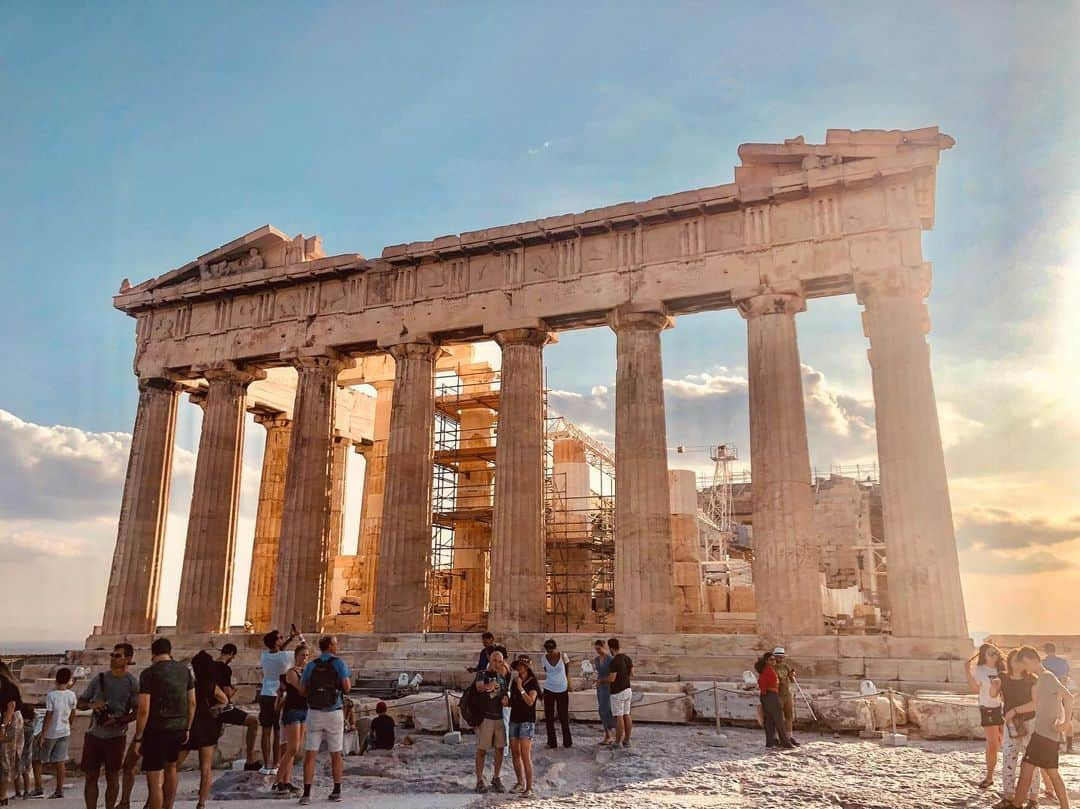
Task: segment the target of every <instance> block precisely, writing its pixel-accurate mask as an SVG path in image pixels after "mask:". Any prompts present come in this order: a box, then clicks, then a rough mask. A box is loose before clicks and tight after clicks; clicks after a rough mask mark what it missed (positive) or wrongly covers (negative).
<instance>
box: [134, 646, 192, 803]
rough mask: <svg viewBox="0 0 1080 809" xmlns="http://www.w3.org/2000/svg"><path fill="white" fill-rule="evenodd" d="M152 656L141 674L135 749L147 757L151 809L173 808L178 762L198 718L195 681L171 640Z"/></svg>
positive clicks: (143, 756) (144, 758)
mask: <svg viewBox="0 0 1080 809" xmlns="http://www.w3.org/2000/svg"><path fill="white" fill-rule="evenodd" d="M150 653H151V655H153V657H152V663H153V665H151V666H150V667H149V668H147V669H144V670H143V672H142V674H140V675H139V707H138V710H137V711H136V717H135V744H134V745H133V747H134V750H135V754H136V755H141V756H142V759H143V772H144V773H146V789H147V793H148V797H147V802H146V806H147V809H171V807H172V805H173V800H174V799H175V797H176V786H177V780H178V777H177V771H176V760H177V758H179V756H180V748H181V747H183V746H184V745H185V744H186V743H187V740H188V733H189V732H190V731H191V723H192V721H193V720H194V718H195V678H194V677H192V675H191V670H190V669H189V668H188V667H187V666H185V665H184V664H182V663H178V662H177V661H175V660H173V659H172V644H171V643H170V642H169V639H168V638H158V639H157V640H155V641H154V642H153V643H152V644H151V646H150ZM163 772H164V775H163V774H162V773H163Z"/></svg>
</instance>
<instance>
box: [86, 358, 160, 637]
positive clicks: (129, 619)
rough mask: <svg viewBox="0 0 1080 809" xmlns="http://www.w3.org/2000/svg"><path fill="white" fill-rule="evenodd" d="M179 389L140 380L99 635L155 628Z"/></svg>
mask: <svg viewBox="0 0 1080 809" xmlns="http://www.w3.org/2000/svg"><path fill="white" fill-rule="evenodd" d="M178 390H179V388H178V387H177V385H176V384H175V383H173V382H171V381H170V380H167V379H141V380H139V407H138V410H137V411H136V413H135V428H134V430H133V431H132V434H131V449H130V451H129V454H128V466H127V476H126V477H125V478H124V495H123V499H122V500H121V502H120V523H119V526H118V527H117V531H116V547H115V549H114V551H113V562H112V570H111V571H110V573H109V589H108V590H107V592H106V596H105V615H104V617H103V618H102V621H101V631H102V632H105V633H108V634H129V633H132V634H134V633H139V634H142V633H150V632H153V631H154V629H155V628H156V625H157V606H158V585H159V583H160V581H161V556H162V550H163V548H164V544H165V519H166V517H167V515H168V511H169V487H170V485H171V481H172V457H173V444H174V440H175V437H176V402H177V398H178V397H177V391H178Z"/></svg>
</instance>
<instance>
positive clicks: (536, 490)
mask: <svg viewBox="0 0 1080 809" xmlns="http://www.w3.org/2000/svg"><path fill="white" fill-rule="evenodd" d="M494 336H495V341H496V342H497V343H498V344H499V347H500V348H501V349H502V378H501V381H500V391H501V394H500V403H499V422H498V427H497V431H498V432H497V439H496V442H495V500H494V509H495V511H494V519H493V523H492V533H491V580H490V599H489V610H488V628H489V629H491V630H492V631H495V632H499V633H507V632H542V631H543V629H544V604H545V595H546V592H545V591H546V588H545V585H544V407H543V404H544V395H543V387H544V368H543V358H542V353H543V346H544V344H545V343H547V341H548V333H547V332H546V331H544V330H542V329H508V330H506V331H500V332H496V333H495V335H494Z"/></svg>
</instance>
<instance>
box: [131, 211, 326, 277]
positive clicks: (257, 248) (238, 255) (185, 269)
mask: <svg viewBox="0 0 1080 809" xmlns="http://www.w3.org/2000/svg"><path fill="white" fill-rule="evenodd" d="M325 255H326V253H325V252H324V251H323V247H322V239H320V238H319V237H318V236H304V235H303V234H302V233H301V234H297V235H296V236H293V237H292V238H290V237H289V236H286V235H285V234H284V233H282V232H281V231H280V230H278V229H277V228H275V227H272V226H271V225H263V226H262V227H261V228H258V229H256V230H253V231H251V232H250V233H246V234H244V235H243V236H241V237H240V238H238V239H233V240H232V241H231V242H229V243H228V244H223V245H222V246H221V247H218V248H216V249H214V250H211V251H210V252H209V253H205V254H203V255H201V256H199V257H198V258H197V259H195V260H194V261H190V262H188V263H187V264H185V265H184V266H182V267H178V268H177V269H175V270H171V271H170V272H167V273H165V274H164V275H161V276H158V277H157V278H154V279H152V280H150V281H147V282H145V283H142V284H139V286H137V287H132V286H131V285H130V284H129V283H128V281H127V279H124V283H122V284H121V285H120V292H121V293H126V292H146V291H150V290H153V289H159V288H161V287H166V286H175V285H177V284H180V283H183V282H185V281H190V280H193V279H201V280H203V281H209V280H214V279H218V278H225V277H228V276H234V275H242V274H244V273H248V272H254V271H257V270H264V269H267V268H270V267H285V266H289V265H291V264H300V263H302V262H305V261H312V260H314V259H317V258H323V257H325Z"/></svg>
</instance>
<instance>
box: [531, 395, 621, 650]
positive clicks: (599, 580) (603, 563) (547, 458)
mask: <svg viewBox="0 0 1080 809" xmlns="http://www.w3.org/2000/svg"><path fill="white" fill-rule="evenodd" d="M566 439H569V440H572V441H575V442H577V443H578V444H579V445H580V446H581V449H582V453H583V459H584V463H585V469H584V470H581V469H578V470H576V480H575V483H574V484H571V481H570V477H571V476H570V475H568V473H567V472H566V471H565V468H564V467H563V464H562V463H560V462H559V461H558V459H557V458H556V442H558V441H560V440H566ZM544 448H545V450H544V545H545V551H546V554H545V556H546V572H547V612H548V628H549V630H551V631H553V632H575V631H585V630H595V631H605V630H606V629H607V628H608V627H609V626H610V625H611V623H612V621H613V619H614V614H615V455H614V453H613V452H612V451H611V449H610V448H609V447H607V446H606V445H605V444H603V443H601V442H600V441H598V440H596V439H595V438H594V437H593V436H591V435H589V434H588V433H586V432H585V431H584V430H582V429H581V428H580V427H578V426H577V425H575V424H573V423H572V422H570V421H568V420H567V419H565V418H563V417H561V416H557V415H553V416H551V417H550V418H548V419H547V420H546V430H545V441H544ZM582 472H584V474H585V480H581V479H580V474H581V473H582Z"/></svg>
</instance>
